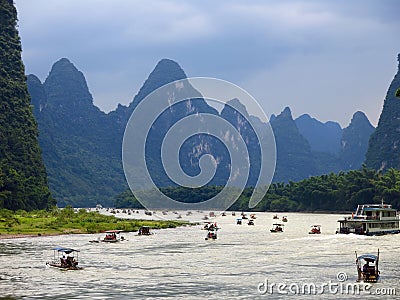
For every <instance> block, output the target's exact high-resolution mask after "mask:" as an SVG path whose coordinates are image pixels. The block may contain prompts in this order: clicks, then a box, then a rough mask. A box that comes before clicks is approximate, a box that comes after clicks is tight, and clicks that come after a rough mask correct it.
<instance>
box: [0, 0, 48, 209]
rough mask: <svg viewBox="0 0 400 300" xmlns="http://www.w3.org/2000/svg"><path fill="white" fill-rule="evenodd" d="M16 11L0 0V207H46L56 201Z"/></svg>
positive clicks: (9, 0) (3, 0) (11, 5)
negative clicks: (40, 141)
mask: <svg viewBox="0 0 400 300" xmlns="http://www.w3.org/2000/svg"><path fill="white" fill-rule="evenodd" d="M16 27H17V12H16V9H15V7H14V5H13V1H11V0H1V1H0V208H7V209H12V210H17V209H25V210H33V209H45V208H48V207H49V206H52V205H54V204H55V201H54V199H53V198H52V196H51V194H50V190H49V188H48V186H47V175H46V170H45V167H44V164H43V161H42V157H41V150H40V148H39V144H38V130H37V124H36V121H35V119H34V117H33V113H32V108H31V106H30V97H29V94H28V90H27V85H26V77H25V70H24V65H23V63H22V60H21V42H20V38H19V36H18V31H17V29H16Z"/></svg>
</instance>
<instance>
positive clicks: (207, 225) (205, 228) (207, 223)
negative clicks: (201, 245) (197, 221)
mask: <svg viewBox="0 0 400 300" xmlns="http://www.w3.org/2000/svg"><path fill="white" fill-rule="evenodd" d="M204 223H205V224H204V227H203V229H204V230H208V227H209V226H210V225H211V222H209V221H208V222H204Z"/></svg>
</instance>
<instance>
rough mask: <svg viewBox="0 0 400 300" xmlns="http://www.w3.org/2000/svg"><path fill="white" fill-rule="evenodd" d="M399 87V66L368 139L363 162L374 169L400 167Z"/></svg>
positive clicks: (399, 58)
mask: <svg viewBox="0 0 400 300" xmlns="http://www.w3.org/2000/svg"><path fill="white" fill-rule="evenodd" d="M398 60H399V62H400V55H399V57H398ZM399 88H400V68H398V70H397V74H396V75H395V77H394V79H393V81H392V82H391V84H390V86H389V90H388V92H387V94H386V98H385V101H384V104H383V109H382V113H381V116H380V118H379V123H378V127H377V128H376V130H375V132H374V133H373V134H372V135H371V138H370V140H369V147H368V151H367V155H366V160H365V163H366V165H367V166H368V167H370V168H374V169H375V170H384V171H385V170H388V169H390V168H396V169H399V168H400V134H399V132H400V101H399V98H397V97H396V91H397V90H398V89H399Z"/></svg>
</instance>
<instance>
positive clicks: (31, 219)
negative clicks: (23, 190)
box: [0, 207, 189, 239]
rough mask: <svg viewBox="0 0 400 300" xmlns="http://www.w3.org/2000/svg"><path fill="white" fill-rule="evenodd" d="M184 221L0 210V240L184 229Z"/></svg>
mask: <svg viewBox="0 0 400 300" xmlns="http://www.w3.org/2000/svg"><path fill="white" fill-rule="evenodd" d="M187 225H189V222H187V221H175V220H140V219H121V218H117V217H115V216H107V215H103V214H100V213H98V212H95V211H92V212H87V211H86V210H85V209H80V210H78V211H74V209H73V208H72V207H70V208H64V209H55V210H53V211H43V210H41V211H32V212H26V211H16V212H13V211H9V210H4V209H2V210H0V239H9V238H19V237H38V236H49V235H63V234H88V233H89V234H90V233H100V232H104V231H105V230H123V231H125V232H134V231H138V230H139V228H140V227H141V226H150V227H151V228H153V229H164V228H175V227H178V226H187Z"/></svg>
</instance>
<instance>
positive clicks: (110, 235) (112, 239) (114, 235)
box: [101, 230, 125, 243]
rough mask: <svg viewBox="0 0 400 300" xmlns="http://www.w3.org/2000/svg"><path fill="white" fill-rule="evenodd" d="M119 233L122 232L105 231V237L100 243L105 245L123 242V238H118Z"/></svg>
mask: <svg viewBox="0 0 400 300" xmlns="http://www.w3.org/2000/svg"><path fill="white" fill-rule="evenodd" d="M121 232H123V230H107V231H105V234H106V236H105V237H104V239H102V240H101V241H102V242H106V243H116V242H120V241H124V240H125V238H124V237H123V236H120V233H121Z"/></svg>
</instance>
